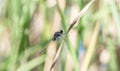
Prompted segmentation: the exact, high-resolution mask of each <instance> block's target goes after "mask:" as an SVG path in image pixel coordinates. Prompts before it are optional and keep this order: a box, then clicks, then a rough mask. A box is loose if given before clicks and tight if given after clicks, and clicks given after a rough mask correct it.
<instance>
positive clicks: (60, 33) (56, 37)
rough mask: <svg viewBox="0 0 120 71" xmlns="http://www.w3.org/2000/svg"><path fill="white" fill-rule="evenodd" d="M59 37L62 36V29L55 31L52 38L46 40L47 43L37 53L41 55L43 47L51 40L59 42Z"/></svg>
mask: <svg viewBox="0 0 120 71" xmlns="http://www.w3.org/2000/svg"><path fill="white" fill-rule="evenodd" d="M61 37H63V30H59V31H57V32H55V33H54V35H53V37H52V39H51V40H49V41H48V42H47V45H45V46H44V47H43V48H42V49H41V50H40V51H39V52H38V53H39V54H40V55H42V54H43V52H44V51H45V49H46V48H47V47H48V44H49V43H50V42H52V41H53V42H58V43H59V42H60V39H61Z"/></svg>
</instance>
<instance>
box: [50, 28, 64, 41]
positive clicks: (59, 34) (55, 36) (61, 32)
mask: <svg viewBox="0 0 120 71" xmlns="http://www.w3.org/2000/svg"><path fill="white" fill-rule="evenodd" d="M62 34H63V30H60V31H58V32H55V34H54V36H53V38H52V40H53V41H56V40H57V39H59V38H60V37H61V36H62Z"/></svg>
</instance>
